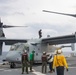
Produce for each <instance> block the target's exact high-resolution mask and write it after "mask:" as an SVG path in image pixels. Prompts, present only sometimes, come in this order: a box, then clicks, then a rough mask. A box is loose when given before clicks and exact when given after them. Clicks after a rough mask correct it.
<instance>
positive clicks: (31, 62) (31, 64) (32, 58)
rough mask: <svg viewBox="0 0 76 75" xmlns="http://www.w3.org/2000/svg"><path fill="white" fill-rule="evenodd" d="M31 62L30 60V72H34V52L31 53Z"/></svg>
mask: <svg viewBox="0 0 76 75" xmlns="http://www.w3.org/2000/svg"><path fill="white" fill-rule="evenodd" d="M29 60H30V71H31V72H33V70H32V66H33V63H34V51H32V52H31V53H30V58H29Z"/></svg>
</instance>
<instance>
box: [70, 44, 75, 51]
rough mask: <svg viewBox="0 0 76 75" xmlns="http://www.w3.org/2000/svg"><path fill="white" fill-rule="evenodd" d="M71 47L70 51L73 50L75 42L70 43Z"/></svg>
mask: <svg viewBox="0 0 76 75" xmlns="http://www.w3.org/2000/svg"><path fill="white" fill-rule="evenodd" d="M71 49H72V51H74V50H75V43H71Z"/></svg>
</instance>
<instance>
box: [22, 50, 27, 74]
mask: <svg viewBox="0 0 76 75" xmlns="http://www.w3.org/2000/svg"><path fill="white" fill-rule="evenodd" d="M25 67H26V70H25V71H26V73H27V74H28V54H27V51H26V50H24V53H23V54H22V74H23V73H24V68H25Z"/></svg>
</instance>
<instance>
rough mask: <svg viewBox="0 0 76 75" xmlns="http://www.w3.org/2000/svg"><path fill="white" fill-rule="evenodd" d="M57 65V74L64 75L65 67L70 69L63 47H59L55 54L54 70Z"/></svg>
mask: <svg viewBox="0 0 76 75" xmlns="http://www.w3.org/2000/svg"><path fill="white" fill-rule="evenodd" d="M55 67H56V72H57V75H64V68H66V71H68V64H67V62H66V58H65V57H64V55H63V54H62V50H61V49H59V48H58V49H57V51H56V54H55V55H54V60H53V71H54V69H55Z"/></svg>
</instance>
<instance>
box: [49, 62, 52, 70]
mask: <svg viewBox="0 0 76 75" xmlns="http://www.w3.org/2000/svg"><path fill="white" fill-rule="evenodd" d="M52 67H53V62H49V69H50V71H52V70H53V68H52Z"/></svg>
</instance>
